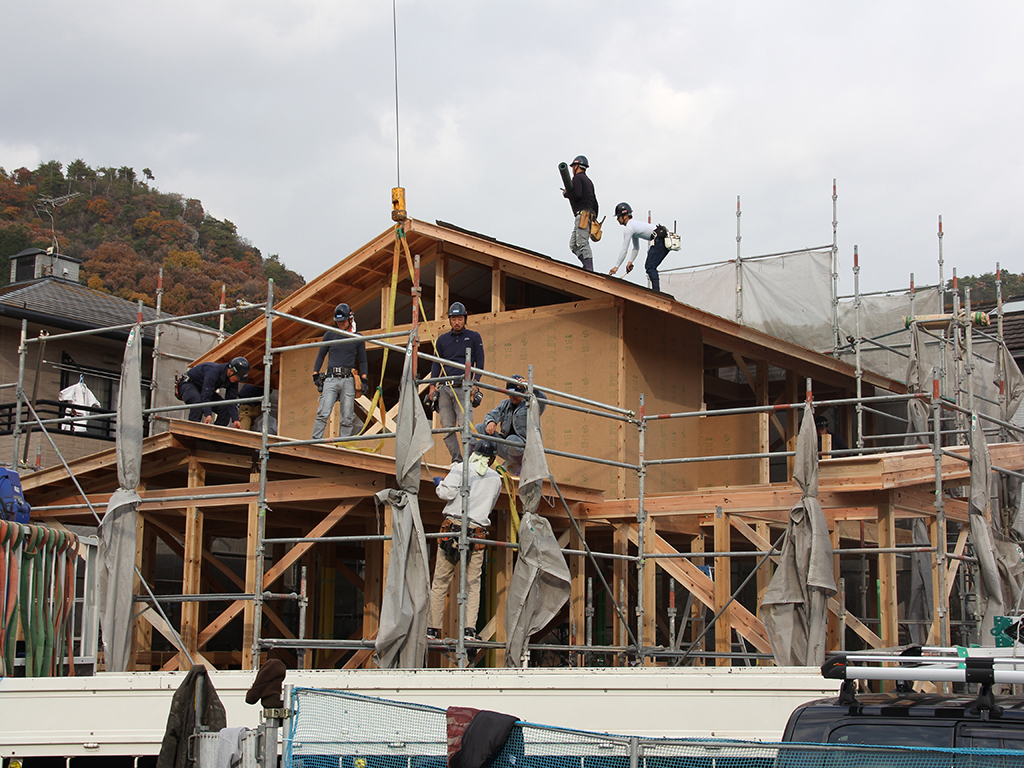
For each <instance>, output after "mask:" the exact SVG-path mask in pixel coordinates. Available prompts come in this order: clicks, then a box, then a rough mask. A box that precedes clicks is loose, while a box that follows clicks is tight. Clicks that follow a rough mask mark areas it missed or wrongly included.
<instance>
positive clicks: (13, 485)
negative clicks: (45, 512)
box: [0, 468, 32, 524]
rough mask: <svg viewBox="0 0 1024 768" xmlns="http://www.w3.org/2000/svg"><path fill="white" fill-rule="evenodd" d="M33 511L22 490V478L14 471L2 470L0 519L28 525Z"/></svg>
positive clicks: (0, 470)
mask: <svg viewBox="0 0 1024 768" xmlns="http://www.w3.org/2000/svg"><path fill="white" fill-rule="evenodd" d="M31 511H32V507H31V506H30V505H29V503H28V502H27V501H25V494H24V493H22V490H21V477H20V476H19V475H18V473H17V472H15V471H14V470H13V469H3V468H0V517H2V518H3V519H4V520H8V521H11V522H15V523H26V524H27V523H28V521H29V516H30V513H31Z"/></svg>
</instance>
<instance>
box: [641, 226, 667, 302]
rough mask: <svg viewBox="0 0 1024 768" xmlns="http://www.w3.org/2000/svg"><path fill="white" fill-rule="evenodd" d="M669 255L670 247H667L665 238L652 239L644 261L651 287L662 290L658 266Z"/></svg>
mask: <svg viewBox="0 0 1024 768" xmlns="http://www.w3.org/2000/svg"><path fill="white" fill-rule="evenodd" d="M666 256H668V248H666V247H665V238H663V237H656V238H654V239H653V240H651V245H650V247H649V248H648V249H647V261H646V262H644V271H646V272H647V277H648V278H650V280H651V288H653V289H654V290H656V291H660V290H661V278H660V277H659V276H658V267H659V266H661V262H663V261H664V260H665V257H666Z"/></svg>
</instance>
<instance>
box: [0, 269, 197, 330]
mask: <svg viewBox="0 0 1024 768" xmlns="http://www.w3.org/2000/svg"><path fill="white" fill-rule="evenodd" d="M0 316H3V317H10V318H13V319H15V320H21V319H28V320H29V321H31V322H37V323H43V324H46V325H54V326H56V327H58V328H64V329H66V330H69V331H79V330H88V329H92V328H104V327H109V326H116V325H129V324H132V323H134V322H135V321H136V319H137V318H138V304H136V303H135V302H131V301H127V300H125V299H121V298H118V297H117V296H111V295H110V294H108V293H100V292H99V291H94V290H92V289H91V288H87V287H86V286H84V285H80V284H78V283H71V282H68V281H67V280H61V279H59V278H56V277H42V278H39V279H37V280H26V281H24V282H20V283H14V284H12V285H7V286H4V287H2V288H0ZM164 317H165V318H166V317H167V315H166V314H165V315H164ZM142 318H143V320H155V319H156V310H155V309H153V308H152V307H147V306H143V307H142ZM184 322H189V321H184ZM190 324H192V325H195V326H196V327H197V328H200V327H205V326H200V325H198V324H196V323H190ZM143 332H144V337H145V339H146V340H147V341H152V340H153V328H152V326H150V327H147V328H145V329H144V331H143ZM112 334H114V335H117V336H119V337H126V336H127V331H113V332H112Z"/></svg>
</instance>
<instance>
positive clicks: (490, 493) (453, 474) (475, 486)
mask: <svg viewBox="0 0 1024 768" xmlns="http://www.w3.org/2000/svg"><path fill="white" fill-rule="evenodd" d="M464 466H465V464H464V463H462V462H460V463H458V464H453V465H452V468H451V470H450V471H449V472H448V475H447V476H446V477H445V479H444V480H442V481H441V482H440V484H439V485H438V486H437V497H438V498H439V499H442V500H444V501H447V502H448V503H447V504H446V505H445V508H444V516H445V517H450V518H452V519H453V520H462V496H461V495H460V493H459V491H461V490H462V468H463V467H464ZM500 495H501V475H499V474H498V473H497V472H495V471H494V470H493V469H491V468H490V467H488V468H487V471H486V472H484V473H483V474H482V475H478V474H477V473H476V472H473V471H471V472H470V473H469V521H470V523H472V524H473V525H475V526H477V527H479V528H486V527H487V526H488V525H490V524H491V510H492V509H494V504H495V502H497V500H498V496H500Z"/></svg>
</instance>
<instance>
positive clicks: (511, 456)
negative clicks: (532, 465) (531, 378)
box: [474, 376, 548, 475]
mask: <svg viewBox="0 0 1024 768" xmlns="http://www.w3.org/2000/svg"><path fill="white" fill-rule="evenodd" d="M512 378H513V379H514V381H510V382H508V384H507V385H506V389H507V390H508V399H507V400H502V401H501V402H500V403H498V405H497V407H495V408H493V409H491V410H490V411H488V412H487V415H486V416H484V421H483V423H482V424H477V425H476V431H477V432H478V433H479V437H480V440H481V441H483V440H484V438H486V436H487V435H494V436H495V437H501V438H504V439H505V440H508V441H509V442H511V443H513V445H506V444H505V443H495V450H496V451H497V454H498V455H499V456H501V458H502V459H504V460H505V468H506V469H507V470H508V471H509V474H512V475H518V474H519V471H520V470H521V469H522V466H523V450H524V449H525V448H526V425H527V416H528V412H529V409H528V406H529V403H527V401H526V397H525V395H526V379H524V378H523V377H522V376H513V377H512ZM533 394H535V395H536V396H537V404H538V405H539V406H540V412H541V413H544V409H545V408H546V407H547V399H548V396H547V395H545V394H544V393H543V392H541V391H540V390H539V389H535V390H533ZM474 450H476V449H474Z"/></svg>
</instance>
